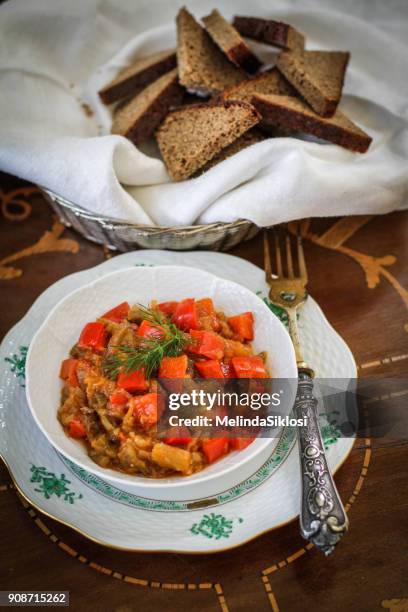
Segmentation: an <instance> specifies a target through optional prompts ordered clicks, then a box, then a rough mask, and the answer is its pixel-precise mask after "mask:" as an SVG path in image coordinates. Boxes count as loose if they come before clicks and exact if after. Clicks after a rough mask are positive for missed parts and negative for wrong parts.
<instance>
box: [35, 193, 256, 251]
mask: <svg viewBox="0 0 408 612" xmlns="http://www.w3.org/2000/svg"><path fill="white" fill-rule="evenodd" d="M41 189H42V191H43V193H44V196H45V198H46V200H47V201H48V202H49V203H50V204H51V206H52V208H53V209H54V211H55V212H56V214H57V215H58V217H59V219H60V220H61V222H62V223H63V224H64V225H66V226H67V227H72V228H73V229H75V230H76V231H78V232H79V233H80V234H82V235H83V236H85V238H87V239H88V240H92V241H93V242H97V243H98V244H103V245H105V246H107V247H108V248H109V249H112V250H117V251H133V250H134V249H136V248H143V249H169V250H172V251H191V250H194V249H207V250H212V251H228V250H229V249H231V248H232V247H233V246H235V245H236V244H239V243H240V242H243V241H244V240H250V238H253V237H254V236H256V234H257V233H258V232H259V228H258V227H257V226H256V225H254V224H253V223H252V222H251V221H246V220H239V221H234V222H233V223H221V222H220V223H211V224H209V225H190V226H187V227H160V226H154V227H150V226H148V225H136V224H134V223H126V222H124V221H118V220H117V219H111V218H109V217H100V216H98V215H95V214H93V213H91V212H89V211H87V210H85V209H84V208H81V207H80V206H77V205H76V204H73V203H72V202H69V201H68V200H66V199H65V198H63V197H62V196H60V195H58V194H56V193H54V192H52V191H50V190H48V189H45V188H41Z"/></svg>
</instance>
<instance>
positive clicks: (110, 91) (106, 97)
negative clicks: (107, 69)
mask: <svg viewBox="0 0 408 612" xmlns="http://www.w3.org/2000/svg"><path fill="white" fill-rule="evenodd" d="M164 53H165V52H163V54H164ZM154 55H159V54H156V53H155V54H154ZM142 59H144V58H142ZM147 59H148V58H146V60H147ZM140 62H141V60H138V61H137V62H135V64H134V71H133V72H132V66H129V68H126V69H125V70H122V72H121V73H119V75H118V76H117V77H116V78H115V79H114V80H113V81H111V82H110V83H109V84H108V85H106V86H105V87H104V88H103V89H101V90H100V91H99V92H98V93H99V97H100V99H101V100H102V102H103V103H104V104H113V103H114V102H117V101H118V100H122V99H123V98H126V97H128V96H131V95H136V94H137V93H138V92H139V91H141V90H142V89H143V88H144V87H146V86H147V85H149V84H150V83H152V82H153V81H155V80H156V79H158V78H159V77H160V76H161V75H162V74H165V73H166V72H170V70H173V68H175V67H176V66H177V56H176V52H175V51H174V50H170V51H168V52H167V56H164V57H163V59H161V60H159V61H158V62H155V63H152V64H150V65H147V66H145V68H142V69H141V70H140V71H138V70H137V66H138V64H140ZM121 75H122V76H123V78H121Z"/></svg>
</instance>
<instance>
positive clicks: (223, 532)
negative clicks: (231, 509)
mask: <svg viewBox="0 0 408 612" xmlns="http://www.w3.org/2000/svg"><path fill="white" fill-rule="evenodd" d="M237 521H238V522H239V523H242V522H243V519H241V518H240V519H237ZM233 528H234V521H233V519H227V518H225V516H223V515H222V514H214V512H211V514H204V516H203V517H202V519H201V520H200V521H199V522H197V523H194V524H193V525H192V527H191V528H190V531H191V533H193V534H194V535H202V536H204V537H206V538H208V539H210V540H211V539H212V538H215V539H216V540H220V539H221V538H229V537H230V535H231V533H232V531H233Z"/></svg>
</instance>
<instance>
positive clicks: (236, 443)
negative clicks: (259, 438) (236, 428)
mask: <svg viewBox="0 0 408 612" xmlns="http://www.w3.org/2000/svg"><path fill="white" fill-rule="evenodd" d="M254 440H255V438H231V439H230V441H229V445H230V448H231V449H232V450H244V448H246V447H247V446H249V445H250V444H252V442H253V441H254Z"/></svg>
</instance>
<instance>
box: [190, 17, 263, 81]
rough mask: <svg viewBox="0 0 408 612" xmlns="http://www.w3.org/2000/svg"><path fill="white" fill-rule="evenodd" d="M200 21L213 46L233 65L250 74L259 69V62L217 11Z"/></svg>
mask: <svg viewBox="0 0 408 612" xmlns="http://www.w3.org/2000/svg"><path fill="white" fill-rule="evenodd" d="M202 21H203V23H204V26H205V29H206V30H207V32H208V34H209V35H210V36H211V38H212V39H213V41H214V42H215V44H216V45H218V47H219V48H220V49H221V51H223V52H224V53H225V55H226V56H227V57H228V59H229V60H230V61H231V62H232V63H233V64H235V65H236V66H240V67H241V68H243V69H244V70H246V71H247V72H249V73H250V74H253V73H254V72H256V71H257V70H258V68H260V66H261V62H260V61H259V59H258V58H257V57H256V55H255V54H254V53H252V51H251V49H250V48H249V46H248V45H247V43H246V42H245V41H244V40H243V38H242V37H241V36H240V35H239V33H238V32H237V31H236V29H235V28H234V27H233V26H232V25H231V24H230V23H228V21H227V20H226V19H224V17H223V16H222V15H221V13H220V12H219V11H218V10H217V9H214V10H213V11H212V13H210V14H209V15H207V16H206V17H203V19H202Z"/></svg>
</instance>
